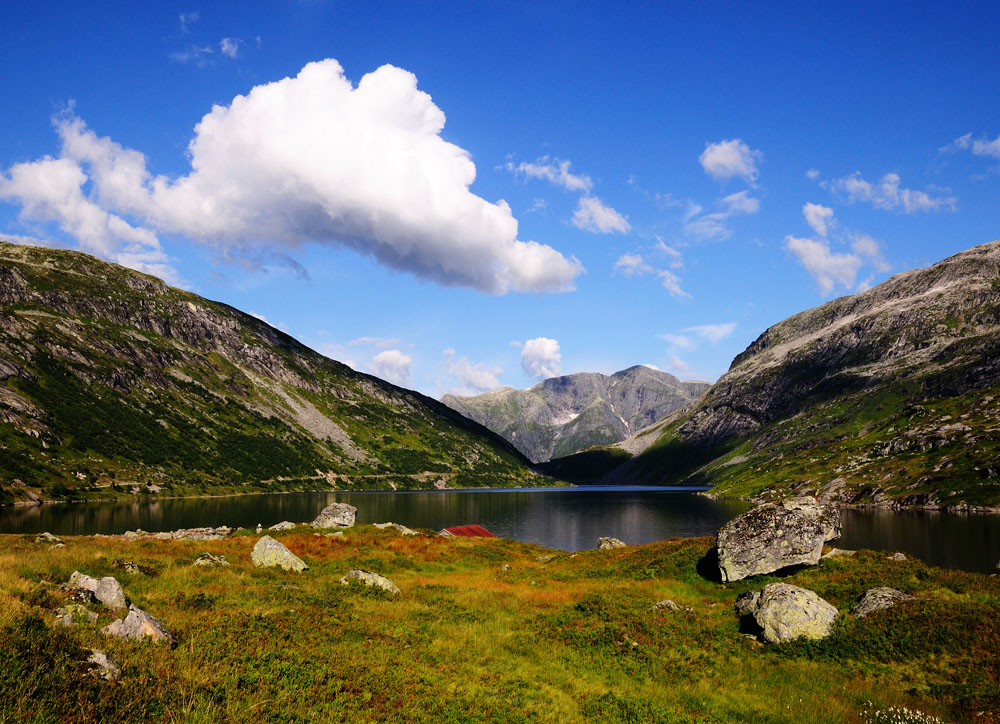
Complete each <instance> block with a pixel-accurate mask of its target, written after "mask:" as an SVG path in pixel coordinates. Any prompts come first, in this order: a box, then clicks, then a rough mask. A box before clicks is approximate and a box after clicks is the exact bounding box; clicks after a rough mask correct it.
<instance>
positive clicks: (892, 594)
mask: <svg viewBox="0 0 1000 724" xmlns="http://www.w3.org/2000/svg"><path fill="white" fill-rule="evenodd" d="M913 600H916V599H915V597H914V596H910V595H907V594H905V593H903V592H902V591H897V590H896V589H895V588H888V587H886V586H879V587H878V588H869V589H868V590H867V591H865V592H864V593H863V594H862V595H861V598H860V599H859V600H858V603H857V605H856V606H855V607H854V608H852V609H851V613H853V614H854V615H855V616H857V617H858V618H864V617H865V616H867V615H868V614H870V613H874V612H875V611H879V610H881V609H883V608H892V607H893V606H895V605H896V604H897V603H900V602H901V601H913Z"/></svg>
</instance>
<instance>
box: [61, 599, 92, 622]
mask: <svg viewBox="0 0 1000 724" xmlns="http://www.w3.org/2000/svg"><path fill="white" fill-rule="evenodd" d="M55 622H56V623H57V624H59V625H61V626H75V625H76V624H78V623H88V622H89V623H96V622H97V614H96V613H94V612H93V611H91V610H90V609H89V608H87V607H86V606H82V605H80V604H79V603H67V604H66V605H65V606H63V607H62V608H58V609H56V621H55Z"/></svg>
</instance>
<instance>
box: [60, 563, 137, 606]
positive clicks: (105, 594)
mask: <svg viewBox="0 0 1000 724" xmlns="http://www.w3.org/2000/svg"><path fill="white" fill-rule="evenodd" d="M68 588H71V589H74V590H79V591H90V592H91V593H92V594H94V598H96V599H97V600H98V601H100V602H101V603H103V604H104V605H105V606H107V607H108V608H114V609H121V608H128V604H129V601H128V596H126V595H125V591H124V590H123V589H122V584H120V583H119V582H118V581H117V580H116V579H115V578H114V577H113V576H105V577H104V578H92V577H91V576H88V575H86V574H84V573H80V571H73V575H71V576H70V577H69V584H68Z"/></svg>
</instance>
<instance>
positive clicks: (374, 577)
mask: <svg viewBox="0 0 1000 724" xmlns="http://www.w3.org/2000/svg"><path fill="white" fill-rule="evenodd" d="M351 581H360V582H361V583H364V584H365V585H366V586H375V587H376V588H381V589H382V590H385V591H388V592H389V593H392V594H398V593H401V591H400V590H399V587H398V586H397V585H396V584H395V583H393V582H392V581H390V580H389V579H388V578H386V577H385V576H380V575H379V574H378V573H372V572H371V571H362V570H360V569H357V568H355V569H354V570H351V571H348V572H347V575H345V576H344V577H343V578H341V579H340V582H341V583H343V584H344V585H345V586H346V585H347V584H349V583H350V582H351Z"/></svg>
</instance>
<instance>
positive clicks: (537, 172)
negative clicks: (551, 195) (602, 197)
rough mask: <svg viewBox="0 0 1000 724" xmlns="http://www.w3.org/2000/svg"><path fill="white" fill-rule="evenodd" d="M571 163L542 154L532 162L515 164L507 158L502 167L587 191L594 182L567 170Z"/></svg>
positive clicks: (569, 188)
mask: <svg viewBox="0 0 1000 724" xmlns="http://www.w3.org/2000/svg"><path fill="white" fill-rule="evenodd" d="M572 165H573V164H572V162H570V161H563V160H560V159H558V158H551V157H549V156H542V157H540V158H538V159H536V160H535V161H534V162H531V161H521V163H519V164H516V165H515V164H514V161H513V160H508V161H507V163H506V164H505V165H504V166H503V168H506V169H507V170H508V171H510V172H511V173H512V174H514V176H524V177H526V178H532V179H543V180H545V181H548V182H549V183H552V184H554V185H555V186H560V187H562V188H564V189H566V190H567V191H580V192H583V193H588V192H589V191H590V190H591V189H592V188H593V187H594V182H593V181H592V180H591V178H590V177H589V176H587V175H585V174H575V173H572V172H571V171H570V170H569V168H570V166H572Z"/></svg>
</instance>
